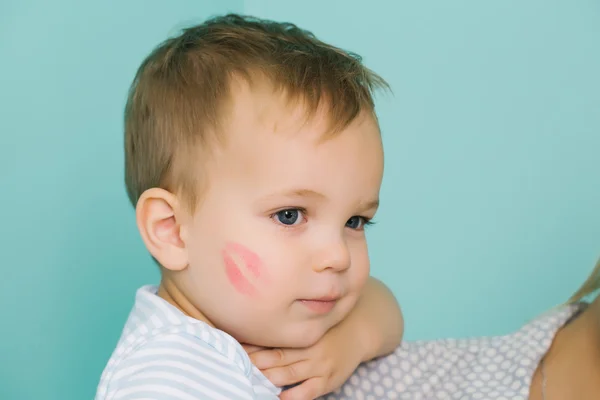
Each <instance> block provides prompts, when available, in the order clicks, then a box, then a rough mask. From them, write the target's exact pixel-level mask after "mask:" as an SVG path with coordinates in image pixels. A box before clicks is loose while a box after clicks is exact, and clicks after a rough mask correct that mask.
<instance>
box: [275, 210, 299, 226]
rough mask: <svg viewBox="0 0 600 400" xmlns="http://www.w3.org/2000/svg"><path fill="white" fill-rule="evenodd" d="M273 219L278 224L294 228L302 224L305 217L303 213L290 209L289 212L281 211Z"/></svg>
mask: <svg viewBox="0 0 600 400" xmlns="http://www.w3.org/2000/svg"><path fill="white" fill-rule="evenodd" d="M273 218H275V220H276V221H277V222H279V223H280V224H283V225H287V226H292V225H298V224H300V223H302V219H303V215H302V211H301V210H299V209H297V208H290V209H288V210H281V211H279V212H276V213H275V214H273Z"/></svg>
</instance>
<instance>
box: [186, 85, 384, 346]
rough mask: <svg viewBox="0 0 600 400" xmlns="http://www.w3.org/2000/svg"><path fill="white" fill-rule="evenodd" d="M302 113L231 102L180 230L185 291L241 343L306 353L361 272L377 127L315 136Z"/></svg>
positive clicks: (348, 300) (265, 101) (318, 130)
mask: <svg viewBox="0 0 600 400" xmlns="http://www.w3.org/2000/svg"><path fill="white" fill-rule="evenodd" d="M301 117H302V113H301V110H298V111H297V112H290V109H289V108H288V107H285V106H283V104H282V102H281V101H280V99H279V98H277V97H275V96H268V95H265V94H264V93H263V95H261V94H260V93H253V92H250V91H249V90H241V91H240V92H239V95H237V94H236V98H235V101H234V104H233V108H232V109H231V117H230V118H229V119H228V124H227V137H226V144H225V145H224V146H223V147H222V148H220V149H218V150H217V151H216V152H215V153H214V155H213V156H212V159H211V161H210V162H209V166H208V169H207V171H206V172H207V179H208V188H207V191H206V193H204V197H203V199H202V203H201V204H200V206H199V208H198V210H197V212H196V214H195V216H194V219H193V221H192V223H191V225H190V226H189V227H188V228H187V230H186V238H185V241H186V248H188V249H189V250H188V251H189V267H188V268H187V270H186V271H185V272H184V273H185V274H186V275H185V282H186V284H185V286H186V287H185V288H183V291H184V294H186V295H187V297H188V298H189V299H190V300H191V301H192V303H193V304H194V305H195V306H196V307H197V308H198V309H199V310H200V311H201V312H202V313H203V314H204V315H205V317H206V318H207V319H209V320H210V321H211V322H212V323H213V324H214V325H215V326H216V327H217V328H219V329H222V330H224V331H226V332H227V333H229V334H231V335H232V336H233V337H235V338H236V339H237V340H238V341H240V342H244V343H252V344H256V345H262V346H272V347H304V346H308V345H311V344H312V343H314V342H315V341H316V340H318V339H319V338H320V337H321V336H322V335H323V334H324V333H325V332H326V331H327V330H328V329H329V328H331V327H332V326H333V325H335V324H336V323H338V322H339V321H341V320H342V319H343V318H344V317H345V316H346V315H347V313H348V312H349V311H350V309H351V308H352V307H353V305H354V304H355V302H356V300H357V298H358V296H359V293H360V291H361V289H362V287H363V286H364V284H365V282H366V280H367V277H368V275H369V256H368V253H367V242H366V238H365V232H364V228H365V225H366V224H367V222H368V221H369V220H370V219H371V218H373V216H374V214H375V212H376V210H377V204H378V200H379V189H380V185H381V180H382V174H383V150H382V144H381V137H380V133H379V129H378V125H377V123H376V121H375V119H374V118H373V117H372V116H370V115H366V113H365V115H361V116H360V117H359V118H357V119H356V120H355V121H354V122H353V123H352V124H351V125H350V126H348V127H347V128H346V129H345V130H344V131H343V132H341V133H340V134H339V135H337V136H335V137H333V138H331V139H326V140H323V132H324V130H325V128H326V125H325V121H323V120H319V119H318V118H315V119H313V120H311V121H309V122H308V123H307V124H306V125H302V120H301V119H300V118H301Z"/></svg>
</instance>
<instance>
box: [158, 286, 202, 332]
mask: <svg viewBox="0 0 600 400" xmlns="http://www.w3.org/2000/svg"><path fill="white" fill-rule="evenodd" d="M157 294H158V297H160V298H162V299H163V300H165V301H166V302H168V303H169V304H171V305H172V306H174V307H176V308H177V309H178V310H179V311H181V312H182V313H184V314H185V315H187V316H188V317H192V318H195V319H197V320H200V321H203V322H206V323H207V324H208V325H210V326H211V327H213V328H214V325H213V324H212V323H211V322H210V321H209V320H208V318H206V316H205V315H204V314H202V312H201V311H200V310H198V309H197V308H196V307H194V305H193V304H192V303H191V302H190V301H189V300H188V299H187V297H186V296H185V295H184V294H183V293H182V292H181V291H180V290H179V288H178V287H177V285H175V283H174V282H173V281H172V280H170V279H168V278H167V277H165V276H163V279H161V282H160V286H159V287H158V293H157Z"/></svg>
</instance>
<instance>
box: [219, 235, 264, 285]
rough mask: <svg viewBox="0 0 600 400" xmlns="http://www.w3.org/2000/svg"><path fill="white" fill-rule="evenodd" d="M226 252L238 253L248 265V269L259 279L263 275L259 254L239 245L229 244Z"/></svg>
mask: <svg viewBox="0 0 600 400" xmlns="http://www.w3.org/2000/svg"><path fill="white" fill-rule="evenodd" d="M225 249H226V250H229V251H232V252H234V253H237V255H239V256H240V258H241V259H242V260H243V261H244V263H245V264H246V268H248V270H249V271H250V272H251V273H252V275H254V276H255V277H257V278H260V276H261V274H262V262H261V260H260V257H258V254H256V253H255V252H253V251H251V250H250V249H248V248H247V247H244V246H242V245H241V244H238V243H227V246H226V247H225Z"/></svg>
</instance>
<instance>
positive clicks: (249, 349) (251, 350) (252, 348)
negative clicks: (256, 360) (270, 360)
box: [242, 343, 266, 355]
mask: <svg viewBox="0 0 600 400" xmlns="http://www.w3.org/2000/svg"><path fill="white" fill-rule="evenodd" d="M242 347H243V348H244V350H245V351H246V353H248V354H249V355H250V354H252V353H255V352H257V351H261V350H266V347H260V346H255V345H253V344H243V343H242Z"/></svg>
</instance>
